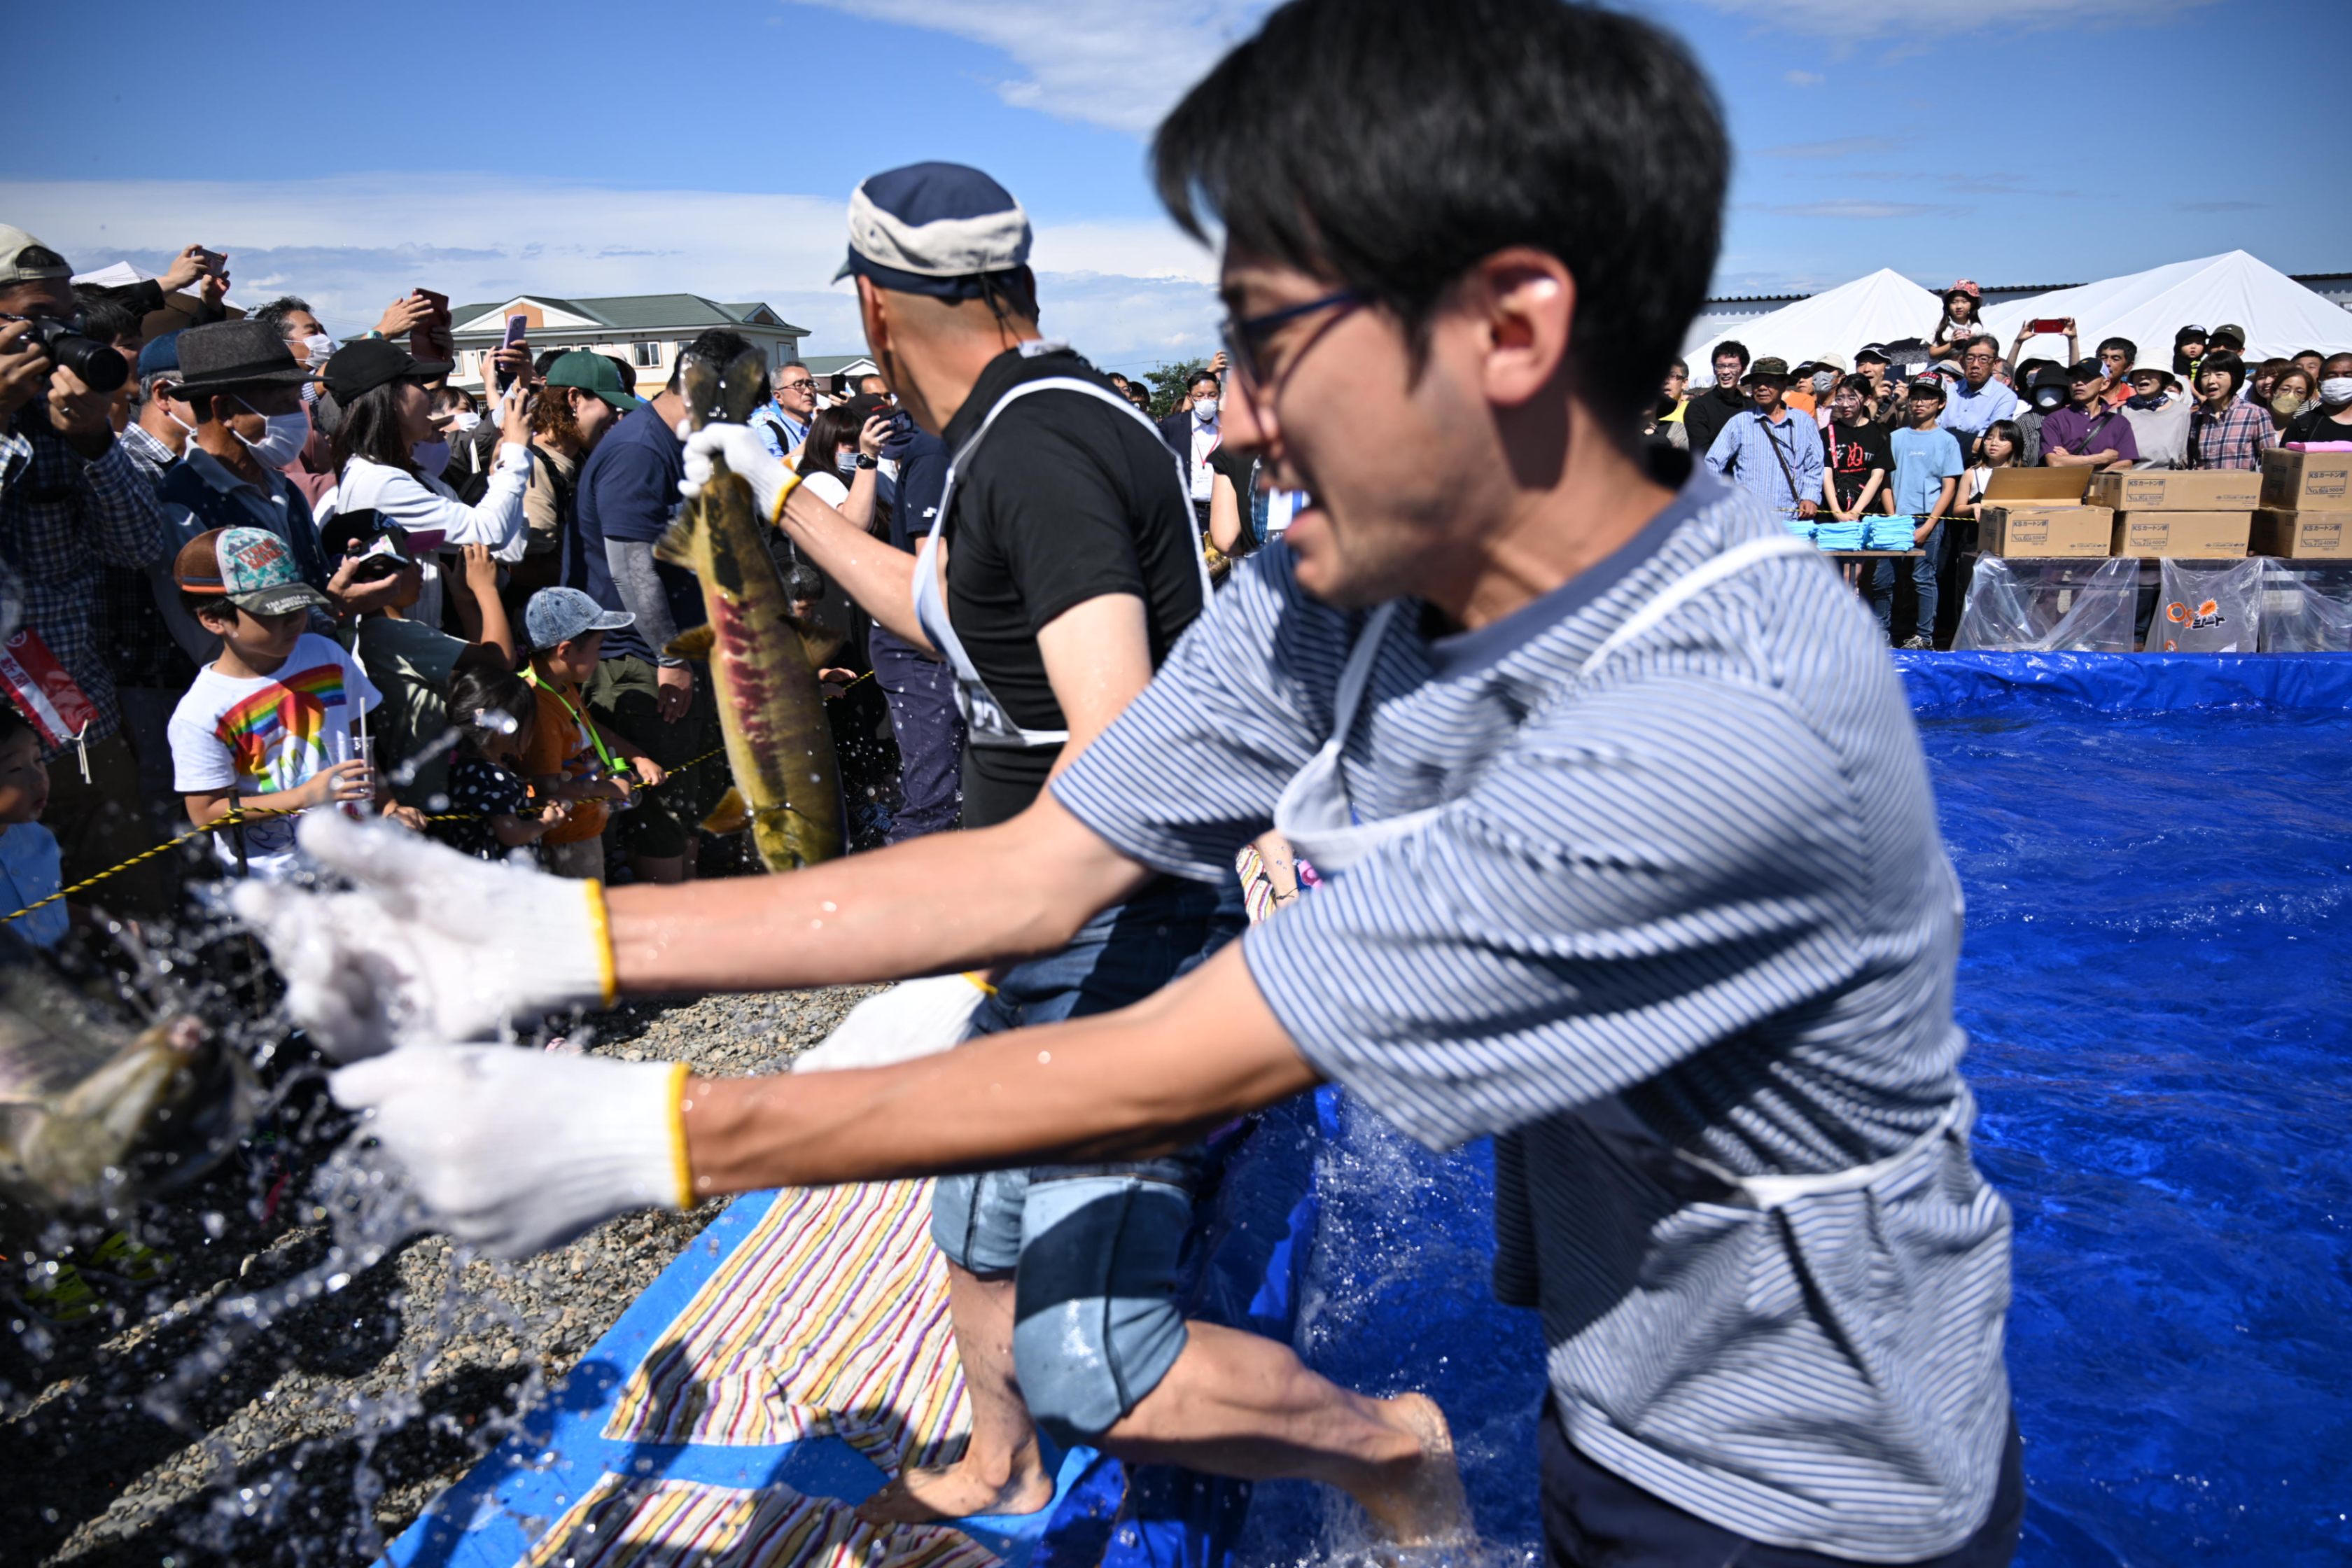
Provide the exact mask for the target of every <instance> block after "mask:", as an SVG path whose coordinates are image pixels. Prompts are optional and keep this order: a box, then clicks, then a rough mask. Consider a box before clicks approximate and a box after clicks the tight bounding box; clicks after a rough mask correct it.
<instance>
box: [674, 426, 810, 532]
mask: <svg viewBox="0 0 2352 1568" xmlns="http://www.w3.org/2000/svg"><path fill="white" fill-rule="evenodd" d="M677 434H678V439H680V440H682V441H684V442H685V443H686V478H684V479H680V480H679V481H678V484H677V493H678V494H680V495H682V496H684V497H686V499H687V500H693V499H694V498H695V497H696V496H698V495H700V494H701V493H702V487H703V486H705V485H707V484H709V482H710V476H711V474H712V473H713V471H714V469H713V467H712V459H713V458H717V459H718V460H719V461H720V462H723V463H725V464H726V465H727V467H728V469H729V471H730V472H731V473H737V474H740V475H741V476H742V477H743V478H744V479H748V480H750V481H751V504H752V505H753V506H754V507H756V508H758V509H759V513H760V515H761V517H762V518H764V519H765V520H767V521H768V522H769V523H771V524H773V523H774V522H775V521H776V520H777V519H778V518H780V517H782V515H783V510H784V498H785V497H786V496H788V495H790V494H792V493H793V490H794V489H798V488H799V486H800V482H801V477H800V475H798V474H796V473H794V472H793V470H792V469H790V468H786V467H784V465H783V464H782V462H781V461H780V460H779V459H778V458H777V457H776V455H775V454H774V453H773V452H771V451H769V450H768V443H767V442H766V441H764V440H762V439H761V436H760V433H759V432H758V431H757V430H754V429H752V428H751V426H749V425H705V426H703V427H702V428H701V429H699V430H691V429H689V428H688V426H687V425H686V423H685V422H684V421H683V420H681V421H680V422H679V424H678V426H677Z"/></svg>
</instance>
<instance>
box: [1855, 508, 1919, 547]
mask: <svg viewBox="0 0 2352 1568" xmlns="http://www.w3.org/2000/svg"><path fill="white" fill-rule="evenodd" d="M1864 521H1865V522H1867V523H1868V524H1869V525H1870V526H1869V533H1868V538H1869V541H1870V542H1868V543H1867V544H1864V545H1863V546H1862V548H1863V549H1864V550H1910V549H1914V548H1916V546H1917V544H1918V524H1917V523H1916V522H1915V521H1913V520H1912V519H1910V518H1907V517H1886V516H1884V515H1881V516H1878V517H1873V518H1865V519H1864Z"/></svg>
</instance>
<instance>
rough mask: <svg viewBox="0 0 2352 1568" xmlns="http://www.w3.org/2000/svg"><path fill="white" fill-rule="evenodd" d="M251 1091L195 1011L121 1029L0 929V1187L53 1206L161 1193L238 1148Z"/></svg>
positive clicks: (92, 1206) (249, 1075) (97, 1205)
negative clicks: (141, 1026)
mask: <svg viewBox="0 0 2352 1568" xmlns="http://www.w3.org/2000/svg"><path fill="white" fill-rule="evenodd" d="M257 1098H258V1097H257V1090H256V1087H255V1083H254V1078H253V1071H252V1068H251V1067H250V1066H249V1065H248V1064H247V1061H246V1060H245V1058H244V1057H243V1055H242V1054H240V1053H239V1052H237V1051H236V1050H234V1049H232V1048H230V1047H228V1046H227V1045H226V1043H225V1042H223V1041H221V1040H219V1039H217V1038H215V1037H214V1036H213V1035H212V1034H211V1033H210V1032H209V1031H207V1030H206V1029H205V1027H204V1026H203V1025H201V1024H200V1023H198V1022H197V1021H196V1020H194V1019H193V1018H187V1017H180V1018H174V1019H171V1020H169V1021H166V1022H164V1023H160V1024H157V1025H154V1026H152V1027H150V1028H147V1029H145V1030H143V1031H142V1032H140V1033H138V1034H136V1035H132V1034H130V1033H129V1032H128V1031H127V1030H125V1029H123V1028H122V1027H121V1026H118V1025H115V1024H113V1023H112V1022H111V1021H110V1020H109V1019H107V1018H106V1017H104V1016H102V1015H101V1014H100V1013H99V1012H98V1011H97V1010H96V1009H95V1008H93V1007H91V1006H90V1005H88V1004H87V1003H86V1002H85V1001H84V1000H83V999H82V998H81V997H79V995H77V994H75V991H74V988H73V987H72V986H70V985H68V984H67V983H66V981H65V980H64V978H63V977H62V976H61V975H60V974H58V973H57V972H56V970H55V968H54V967H53V966H52V965H51V963H50V962H49V961H48V960H47V957H46V956H45V955H42V954H40V953H37V952H33V951H32V950H30V949H29V948H27V947H26V944H24V943H23V942H17V941H16V940H15V939H13V938H6V937H5V936H0V1190H5V1191H6V1192H8V1193H9V1194H11V1195H13V1196H16V1198H18V1199H20V1200H21V1201H23V1202H25V1203H27V1204H30V1205H34V1206H36V1207H38V1208H43V1209H51V1210H101V1209H104V1208H106V1207H109V1206H110V1205H112V1204H114V1203H116V1202H119V1201H121V1200H123V1199H126V1198H135V1197H144V1196H151V1195H153V1194H159V1193H163V1192H168V1191H170V1190H171V1189H173V1187H176V1186H179V1185H182V1184H184V1183H187V1182H190V1181H193V1180H194V1179H195V1178H196V1177H198V1176H200V1175H202V1174H203V1173H205V1171H207V1170H209V1169H210V1168H211V1167H212V1166H213V1165H214V1164H215V1163H216V1162H217V1161H218V1160H219V1159H220V1158H221V1156H223V1155H224V1154H226V1153H227V1152H228V1151H229V1150H231V1149H232V1148H234V1147H235V1146H236V1141H237V1139H238V1137H240V1136H241V1135H242V1134H243V1132H244V1131H245V1130H246V1128H247V1126H249V1125H250V1124H251V1122H252V1120H253V1114H254V1107H255V1104H256V1101H257Z"/></svg>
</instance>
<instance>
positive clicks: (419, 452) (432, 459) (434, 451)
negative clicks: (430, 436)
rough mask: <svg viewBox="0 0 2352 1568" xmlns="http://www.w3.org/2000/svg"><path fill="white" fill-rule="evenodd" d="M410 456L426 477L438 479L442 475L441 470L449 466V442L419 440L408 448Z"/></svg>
mask: <svg viewBox="0 0 2352 1568" xmlns="http://www.w3.org/2000/svg"><path fill="white" fill-rule="evenodd" d="M408 456H409V459H410V460H411V461H412V462H414V463H415V465H416V467H417V469H418V471H419V472H421V473H422V474H424V476H425V478H426V479H439V478H440V477H441V470H442V469H444V468H447V467H448V466H449V443H448V442H446V441H419V442H418V443H416V445H415V446H414V447H410V448H409V449H408Z"/></svg>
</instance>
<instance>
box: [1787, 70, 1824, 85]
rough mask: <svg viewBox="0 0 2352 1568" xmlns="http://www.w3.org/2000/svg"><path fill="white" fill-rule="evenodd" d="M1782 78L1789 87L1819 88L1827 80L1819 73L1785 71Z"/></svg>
mask: <svg viewBox="0 0 2352 1568" xmlns="http://www.w3.org/2000/svg"><path fill="white" fill-rule="evenodd" d="M1782 77H1783V79H1785V80H1786V81H1787V82H1788V84H1789V85H1790V87H1819V86H1821V85H1822V83H1823V82H1825V81H1827V80H1828V79H1829V78H1827V77H1825V76H1823V75H1822V74H1821V72H1819V71H1786V72H1783V73H1782Z"/></svg>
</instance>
